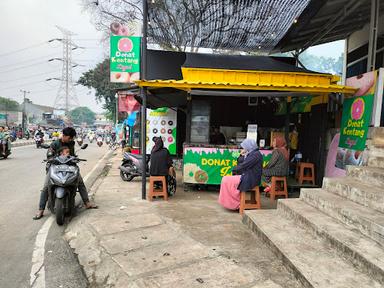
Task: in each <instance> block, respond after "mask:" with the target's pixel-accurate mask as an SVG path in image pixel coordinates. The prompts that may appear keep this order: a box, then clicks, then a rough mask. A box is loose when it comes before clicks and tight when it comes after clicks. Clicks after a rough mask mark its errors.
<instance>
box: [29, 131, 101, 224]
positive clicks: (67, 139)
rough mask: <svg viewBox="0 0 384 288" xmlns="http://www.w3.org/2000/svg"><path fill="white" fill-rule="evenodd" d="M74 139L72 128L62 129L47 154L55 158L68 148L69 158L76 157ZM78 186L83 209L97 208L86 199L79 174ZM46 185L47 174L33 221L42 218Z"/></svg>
mask: <svg viewBox="0 0 384 288" xmlns="http://www.w3.org/2000/svg"><path fill="white" fill-rule="evenodd" d="M75 137H76V130H75V129H73V128H72V127H67V128H64V129H63V136H62V138H61V139H58V140H56V141H53V142H52V144H51V146H50V148H49V149H48V153H47V154H50V155H52V156H51V157H56V156H58V155H60V153H61V152H62V151H63V150H64V151H65V149H62V148H63V147H68V148H69V154H70V155H71V156H76V155H75V141H73V139H74V138H75ZM78 180H79V184H78V190H79V193H80V196H81V199H82V200H83V202H84V205H85V208H86V209H92V208H93V209H95V208H97V206H96V205H95V204H92V203H91V202H90V201H89V198H88V192H87V188H86V187H85V184H84V181H83V178H82V177H81V175H80V174H79V179H78ZM48 185H49V174H48V173H47V175H46V177H45V182H44V187H43V189H42V190H41V193H40V202H39V211H38V212H37V214H36V215H35V217H33V219H34V220H38V219H41V218H42V217H43V216H44V210H45V206H46V203H47V201H48Z"/></svg>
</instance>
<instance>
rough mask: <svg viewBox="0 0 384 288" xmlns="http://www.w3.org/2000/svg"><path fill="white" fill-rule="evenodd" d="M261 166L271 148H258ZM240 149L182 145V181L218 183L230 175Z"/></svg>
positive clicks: (265, 161) (269, 154)
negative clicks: (261, 157) (261, 160)
mask: <svg viewBox="0 0 384 288" xmlns="http://www.w3.org/2000/svg"><path fill="white" fill-rule="evenodd" d="M260 152H261V154H262V155H263V166H265V165H267V164H268V162H269V160H270V159H271V156H272V151H271V150H260ZM239 156H240V149H236V148H235V149H233V148H225V147H192V146H184V151H183V162H184V166H183V181H184V183H190V184H212V185H220V183H221V179H222V178H223V177H224V176H228V175H232V168H233V167H235V166H236V165H237V159H238V158H239Z"/></svg>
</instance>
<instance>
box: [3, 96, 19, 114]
mask: <svg viewBox="0 0 384 288" xmlns="http://www.w3.org/2000/svg"><path fill="white" fill-rule="evenodd" d="M0 110H2V111H19V110H20V104H19V103H18V102H16V101H14V100H11V99H8V98H4V97H0Z"/></svg>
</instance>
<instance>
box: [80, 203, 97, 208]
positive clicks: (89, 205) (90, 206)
mask: <svg viewBox="0 0 384 288" xmlns="http://www.w3.org/2000/svg"><path fill="white" fill-rule="evenodd" d="M84 207H85V209H97V208H99V206H97V205H95V204H92V203H87V204H84Z"/></svg>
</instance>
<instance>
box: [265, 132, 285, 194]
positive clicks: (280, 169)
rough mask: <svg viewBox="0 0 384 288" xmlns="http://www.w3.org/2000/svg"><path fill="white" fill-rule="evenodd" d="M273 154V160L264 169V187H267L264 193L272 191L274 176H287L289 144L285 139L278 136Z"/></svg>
mask: <svg viewBox="0 0 384 288" xmlns="http://www.w3.org/2000/svg"><path fill="white" fill-rule="evenodd" d="M272 146H273V152H272V156H271V160H270V161H269V162H268V164H267V165H266V166H265V167H264V169H263V182H264V183H263V186H266V188H265V189H264V192H269V191H270V190H271V187H270V186H271V178H272V176H280V177H282V176H287V175H288V165H289V153H288V150H287V142H286V141H285V139H284V137H281V136H277V137H275V139H273V142H272Z"/></svg>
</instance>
